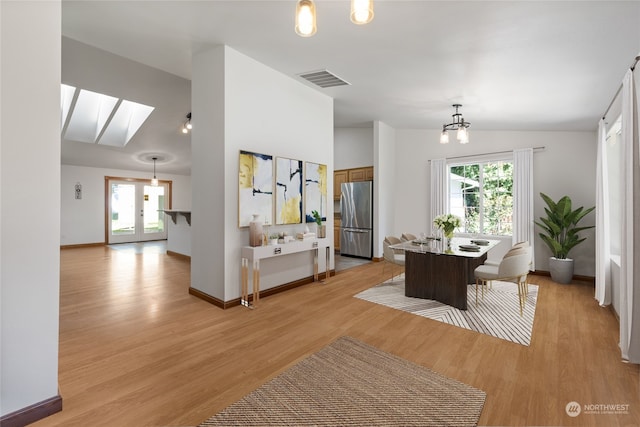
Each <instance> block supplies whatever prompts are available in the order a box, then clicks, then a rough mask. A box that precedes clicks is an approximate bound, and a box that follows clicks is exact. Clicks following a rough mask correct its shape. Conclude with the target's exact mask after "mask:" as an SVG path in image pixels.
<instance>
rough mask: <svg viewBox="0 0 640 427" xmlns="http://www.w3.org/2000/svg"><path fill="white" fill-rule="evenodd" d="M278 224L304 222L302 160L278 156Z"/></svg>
mask: <svg viewBox="0 0 640 427" xmlns="http://www.w3.org/2000/svg"><path fill="white" fill-rule="evenodd" d="M275 190H276V224H300V223H301V222H302V160H292V159H286V158H284V157H278V158H276V189H275Z"/></svg>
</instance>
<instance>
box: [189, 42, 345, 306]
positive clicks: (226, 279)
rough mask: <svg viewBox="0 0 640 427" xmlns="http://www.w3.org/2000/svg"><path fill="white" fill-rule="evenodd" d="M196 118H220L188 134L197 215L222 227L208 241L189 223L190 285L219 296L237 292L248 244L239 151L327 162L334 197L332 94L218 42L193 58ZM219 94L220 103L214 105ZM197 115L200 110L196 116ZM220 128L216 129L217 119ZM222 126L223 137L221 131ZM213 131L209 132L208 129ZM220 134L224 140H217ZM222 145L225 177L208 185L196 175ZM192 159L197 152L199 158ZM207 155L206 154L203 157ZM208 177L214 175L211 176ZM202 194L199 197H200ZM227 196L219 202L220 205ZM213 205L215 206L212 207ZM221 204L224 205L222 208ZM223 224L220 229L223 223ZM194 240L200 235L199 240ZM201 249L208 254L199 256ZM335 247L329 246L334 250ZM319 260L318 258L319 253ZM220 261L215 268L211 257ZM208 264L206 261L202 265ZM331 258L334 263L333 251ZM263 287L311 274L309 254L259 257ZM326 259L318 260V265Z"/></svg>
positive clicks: (298, 228)
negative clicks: (241, 223)
mask: <svg viewBox="0 0 640 427" xmlns="http://www.w3.org/2000/svg"><path fill="white" fill-rule="evenodd" d="M192 90H193V93H192V100H193V110H194V117H207V119H208V120H210V121H211V122H215V123H217V124H216V126H218V128H215V127H214V126H213V125H211V126H207V127H206V129H204V130H203V132H205V133H204V134H197V133H196V132H195V130H196V128H197V129H198V130H199V131H200V129H201V128H200V125H199V124H198V126H196V123H194V132H193V134H192V150H193V157H194V163H193V167H192V168H193V169H192V176H193V180H194V184H193V189H194V203H193V206H194V214H195V213H196V209H205V210H206V209H210V210H208V211H205V212H203V214H204V213H206V214H207V215H209V220H208V221H213V222H215V223H216V225H214V227H216V229H218V228H219V229H220V230H221V231H220V233H223V234H220V235H219V236H217V240H215V241H211V240H209V241H205V240H204V237H201V236H202V234H201V233H208V232H207V231H205V230H203V229H202V227H207V226H208V224H205V223H196V221H195V218H194V220H193V221H192V227H193V235H192V236H193V241H192V249H193V250H192V258H191V268H192V275H191V277H192V284H191V286H192V287H194V288H196V289H199V290H201V291H203V292H205V293H207V294H209V295H212V296H214V297H216V298H219V299H222V300H224V301H229V300H232V299H235V298H238V297H239V296H240V248H241V247H242V246H246V245H248V243H249V231H248V228H242V229H241V228H238V154H239V152H240V150H248V151H253V152H258V153H264V154H271V155H273V156H274V158H275V157H287V158H292V159H299V160H303V161H311V162H315V163H322V164H326V165H327V175H328V176H327V179H328V189H329V194H328V195H327V196H328V201H329V202H331V200H333V194H332V193H333V191H332V189H333V169H334V168H333V100H332V99H331V98H329V97H328V96H325V95H323V94H321V93H320V92H318V91H316V90H314V89H312V88H310V87H307V86H306V85H304V84H302V83H300V82H298V81H296V80H294V79H292V78H290V77H288V76H286V75H284V74H281V73H279V72H276V71H275V70H273V69H271V68H268V67H266V66H264V65H263V64H260V63H259V62H257V61H255V60H253V59H251V58H249V57H247V56H245V55H243V54H241V53H239V52H237V51H235V50H233V49H231V48H229V47H222V46H220V47H216V48H213V49H211V50H209V51H204V52H200V53H197V54H196V55H195V56H194V74H193V80H192ZM219 100H222V102H223V103H224V105H223V106H220V105H218V101H219ZM196 113H197V114H196ZM221 123H222V124H223V125H222V129H220V128H219V126H220V124H221ZM219 131H222V132H223V135H220V134H219V133H218V132H219ZM208 134H211V135H208ZM221 138H222V140H221ZM206 144H209V146H210V145H215V144H219V146H220V147H223V153H221V154H222V156H223V157H222V158H221V159H220V160H221V161H222V163H223V164H224V167H223V168H222V169H221V170H222V171H223V172H222V173H223V175H222V176H221V177H219V176H216V177H215V181H209V182H215V184H214V185H215V186H214V187H213V188H209V189H205V188H202V187H201V186H200V182H199V179H198V180H196V174H198V176H206V172H205V171H204V169H205V168H207V170H210V169H211V166H209V165H207V164H205V162H206V159H210V160H211V161H213V162H215V163H214V164H215V165H216V166H218V165H220V161H219V160H216V159H213V156H215V155H218V154H219V153H217V152H215V150H214V149H211V148H207V147H205V145H206ZM197 157H200V158H199V159H198V158H197ZM203 159H204V160H203ZM211 178H212V179H213V177H211ZM196 195H197V200H196ZM201 198H202V199H204V200H201ZM221 201H224V203H220V202H221ZM213 205H216V206H213ZM221 208H222V209H223V210H222V211H221ZM326 225H327V238H328V239H330V241H331V242H332V241H333V240H332V239H333V235H332V232H333V218H332V217H331V216H329V217H328V218H327V222H326ZM220 226H221V227H220ZM303 228H304V224H299V225H296V226H289V227H285V226H280V227H277V226H272V227H270V230H272V231H275V230H285V229H286V230H288V231H290V232H294V231H301V230H302V229H303ZM197 239H198V240H197ZM198 251H204V254H205V255H206V258H200V257H199V256H198V255H197V253H198ZM332 252H333V251H332ZM321 258H323V257H321ZM219 260H224V262H223V265H221V266H220V265H218V266H217V267H212V266H211V264H212V263H213V262H215V263H218V262H219ZM205 263H208V265H205ZM331 263H332V264H333V255H332V260H331ZM260 268H261V270H260V272H261V282H260V287H261V289H263V290H264V289H268V288H270V287H273V286H276V285H281V284H283V283H287V282H291V281H294V280H297V279H301V278H304V277H309V276H311V275H312V274H313V268H312V262H311V254H310V253H302V254H298V255H289V256H287V257H283V258H277V259H271V260H268V261H264V262H263V263H262V264H261V266H260ZM323 269H324V260H323V259H321V260H320V271H323Z"/></svg>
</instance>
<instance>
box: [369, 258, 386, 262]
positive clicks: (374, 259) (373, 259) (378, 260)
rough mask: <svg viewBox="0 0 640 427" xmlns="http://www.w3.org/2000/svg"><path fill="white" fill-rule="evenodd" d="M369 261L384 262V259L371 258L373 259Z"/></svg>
mask: <svg viewBox="0 0 640 427" xmlns="http://www.w3.org/2000/svg"><path fill="white" fill-rule="evenodd" d="M371 261H373V262H382V261H384V257H373V258H371Z"/></svg>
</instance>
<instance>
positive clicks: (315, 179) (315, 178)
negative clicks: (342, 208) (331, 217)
mask: <svg viewBox="0 0 640 427" xmlns="http://www.w3.org/2000/svg"><path fill="white" fill-rule="evenodd" d="M304 187H305V189H304V194H305V196H304V206H305V207H304V212H305V222H314V219H313V214H312V212H313V211H318V213H319V214H320V216H321V217H322V220H323V221H326V220H327V213H328V212H329V210H328V206H327V165H321V164H318V163H312V162H306V164H305V182H304Z"/></svg>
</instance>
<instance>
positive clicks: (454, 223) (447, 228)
mask: <svg viewBox="0 0 640 427" xmlns="http://www.w3.org/2000/svg"><path fill="white" fill-rule="evenodd" d="M433 224H434V225H435V226H436V227H438V228H440V229H442V231H443V232H444V236H445V237H446V238H447V239H451V238H452V237H453V230H455V229H456V228H458V227H460V226H461V225H462V220H461V219H460V217H457V216H455V215H452V214H443V215H438V216H437V217H435V218H434V219H433Z"/></svg>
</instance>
